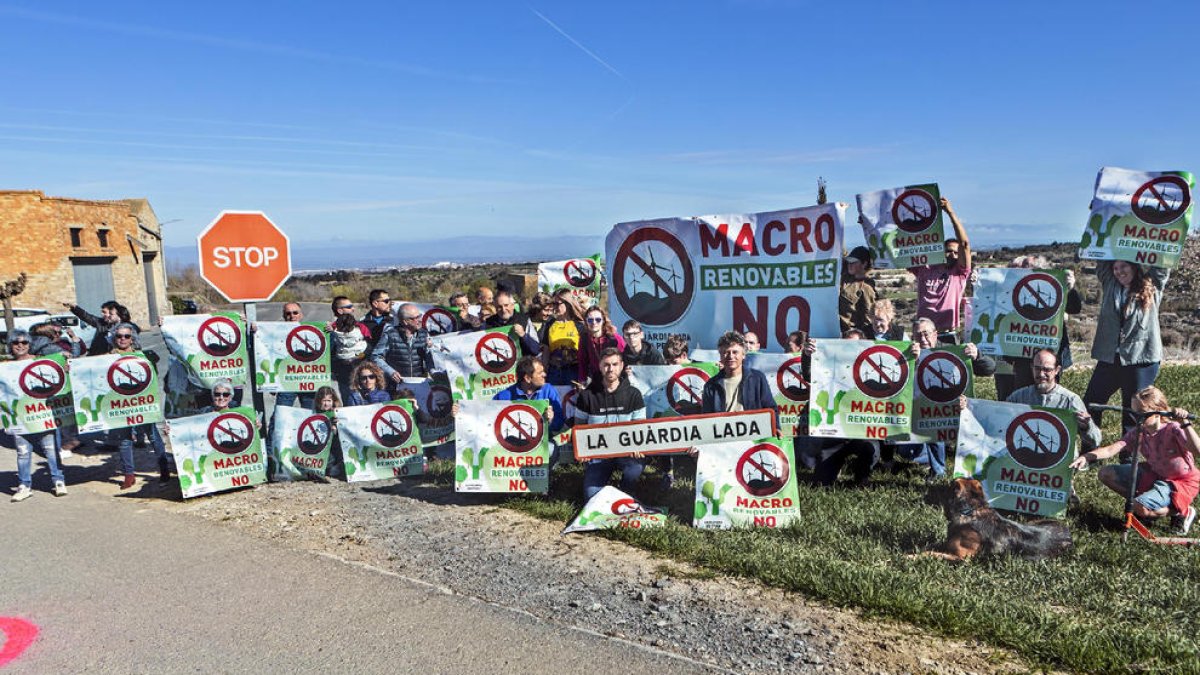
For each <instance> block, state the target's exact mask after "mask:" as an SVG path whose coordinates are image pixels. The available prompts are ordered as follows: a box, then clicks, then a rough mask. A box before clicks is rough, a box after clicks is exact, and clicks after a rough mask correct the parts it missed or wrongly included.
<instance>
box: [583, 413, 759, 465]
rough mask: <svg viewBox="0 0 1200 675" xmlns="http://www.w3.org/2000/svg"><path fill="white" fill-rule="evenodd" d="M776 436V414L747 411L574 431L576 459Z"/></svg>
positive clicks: (657, 452) (670, 450) (591, 426)
mask: <svg viewBox="0 0 1200 675" xmlns="http://www.w3.org/2000/svg"><path fill="white" fill-rule="evenodd" d="M774 433H775V413H774V412H773V411H771V410H747V411H743V412H730V413H718V414H705V415H689V416H686V417H661V418H658V419H652V420H635V421H632V422H614V423H612V424H581V425H578V426H576V427H575V433H574V443H575V459H577V460H579V461H581V462H582V461H585V460H589V459H601V458H605V457H628V456H629V455H630V454H632V453H634V452H638V453H642V454H645V455H661V454H668V453H673V452H686V451H688V450H689V449H691V448H692V447H693V446H698V445H705V444H707V443H719V442H722V441H738V440H749V439H754V438H764V437H766V436H771V435H773V434H774Z"/></svg>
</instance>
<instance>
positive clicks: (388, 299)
mask: <svg viewBox="0 0 1200 675" xmlns="http://www.w3.org/2000/svg"><path fill="white" fill-rule="evenodd" d="M371 302H382V303H383V304H385V305H386V304H390V303H391V302H392V299H391V298H380V299H378V300H372V301H371Z"/></svg>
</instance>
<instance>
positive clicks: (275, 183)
mask: <svg viewBox="0 0 1200 675" xmlns="http://www.w3.org/2000/svg"><path fill="white" fill-rule="evenodd" d="M1198 18H1200V6H1197V5H1193V4H1192V3H1175V4H1173V5H1161V6H1159V5H1145V6H1142V5H1135V4H1133V3H1120V4H1119V3H1098V2H1088V3H1067V2H1062V3H1045V2H1010V3H975V2H954V3H950V2H946V3H938V2H919V3H918V2H914V3H901V2H888V3H883V2H881V3H849V2H840V3H832V2H820V3H817V2H812V3H807V2H785V1H782V0H779V1H772V0H745V1H741V2H710V3H696V2H690V3H682V2H680V3H666V2H661V3H659V2H615V1H614V2H603V3H598V2H597V3H579V2H576V3H533V4H526V3H513V2H505V1H503V0H499V1H495V2H480V3H395V2H388V3H383V2H379V3H374V2H362V3H345V4H339V5H334V4H332V3H330V4H317V3H297V2H281V1H275V2H259V3H245V2H240V3H225V2H206V3H154V4H150V3H146V4H132V3H123V2H110V3H99V4H98V3H84V2H55V3H37V4H35V3H2V2H0V45H3V46H2V47H0V50H3V52H4V58H3V59H2V60H0V74H2V76H3V77H2V81H3V82H4V83H5V85H4V89H3V93H0V188H4V189H40V190H44V191H45V192H47V193H49V194H54V195H63V196H72V197H83V198H98V199H114V198H122V197H131V196H145V197H148V198H149V199H150V201H151V204H152V205H153V206H154V208H155V210H156V212H157V213H158V215H159V218H160V219H161V220H163V221H175V222H171V223H170V224H169V225H167V227H166V229H167V243H168V245H175V246H179V245H188V244H190V243H191V242H193V241H194V237H195V235H196V234H197V233H198V232H199V231H200V230H201V229H203V227H204V226H205V225H206V224H207V223H208V222H209V221H210V220H211V219H212V218H213V217H214V216H215V215H216V214H217V213H218V212H220V211H221V210H223V209H247V210H249V209H253V210H263V211H266V212H267V214H268V215H269V216H271V217H272V219H273V220H274V221H275V222H276V223H278V224H279V225H280V226H281V227H283V228H284V229H285V230H286V231H288V233H289V234H290V235H291V236H292V238H293V241H297V242H318V241H323V240H327V239H330V238H334V237H337V238H342V239H350V240H371V241H379V242H403V241H406V240H407V241H412V240H426V239H432V238H437V237H441V236H449V235H457V234H503V233H505V232H512V231H520V232H522V233H528V234H537V233H545V234H546V235H547V236H556V235H562V234H595V235H597V236H601V235H603V234H604V233H605V232H607V231H608V229H609V228H610V227H611V226H612V225H613V224H614V223H617V222H621V221H628V220H640V219H644V218H653V217H662V216H688V215H701V214H708V213H730V212H752V211H766V210H774V209H780V208H788V207H794V206H804V205H808V204H811V203H813V202H814V201H815V181H816V178H817V176H824V177H825V178H826V179H827V180H828V182H829V186H830V196H831V198H832V199H837V200H840V201H846V202H850V203H853V201H854V195H855V194H856V193H857V192H861V191H867V190H876V189H883V188H891V187H897V186H901V185H906V184H913V183H920V182H927V181H936V182H938V183H939V185H940V186H941V189H942V192H943V194H945V195H946V196H948V197H950V198H951V199H952V200H953V201H954V203H955V206H956V208H957V210H958V212H959V213H960V215H961V216H962V218H963V219H964V221H966V223H967V225H968V228H969V230H968V231H969V232H970V234H972V235H973V237H972V238H973V240H974V241H975V242H976V243H977V244H980V245H986V244H988V243H997V242H1002V241H1027V242H1028V241H1050V240H1053V239H1058V240H1074V239H1077V238H1078V236H1079V233H1080V232H1081V229H1082V222H1083V220H1084V218H1085V217H1086V213H1087V211H1086V209H1087V203H1088V201H1089V199H1090V198H1091V190H1092V185H1093V181H1094V180H1095V175H1096V171H1097V170H1098V169H1099V168H1100V167H1101V166H1104V165H1111V166H1121V167H1126V168H1132V169H1146V170H1167V169H1186V170H1193V171H1194V170H1196V168H1197V162H1196V159H1197V157H1198V156H1200V152H1198V151H1200V135H1198V132H1197V130H1196V125H1195V122H1194V119H1193V117H1194V111H1195V109H1196V99H1197V97H1198V96H1200V88H1198V87H1197V86H1196V84H1197V82H1196V76H1195V74H1194V72H1195V67H1194V57H1193V54H1192V53H1191V51H1192V49H1191V47H1192V45H1194V43H1195V33H1194V30H1195V29H1194V27H1195V25H1196V20H1197V19H1198ZM854 213H855V212H854V209H853V207H851V209H850V216H849V220H850V223H851V224H852V225H851V227H848V231H850V232H851V234H850V240H851V241H853V240H855V239H861V232H860V231H857V230H858V228H857V226H856V225H853V219H854ZM398 250H401V249H398ZM583 253H588V252H583Z"/></svg>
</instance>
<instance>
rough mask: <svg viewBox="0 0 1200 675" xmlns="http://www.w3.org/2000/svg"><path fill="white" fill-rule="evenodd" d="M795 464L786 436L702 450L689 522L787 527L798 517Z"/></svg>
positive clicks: (715, 525) (716, 526)
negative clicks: (691, 515) (692, 513)
mask: <svg viewBox="0 0 1200 675" xmlns="http://www.w3.org/2000/svg"><path fill="white" fill-rule="evenodd" d="M795 464H796V461H795V456H794V453H793V451H792V439H791V438H764V439H759V440H756V441H732V442H729V443H713V444H711V445H705V446H703V447H701V448H700V456H699V457H698V458H697V459H696V505H695V518H694V520H693V523H694V524H695V526H696V527H699V528H706V529H729V528H732V527H785V526H787V525H789V524H790V523H792V522H793V521H794V520H796V519H797V518H799V517H800V510H799V507H798V506H797V505H796V502H797V500H798V498H799V493H798V489H797V487H796V468H795Z"/></svg>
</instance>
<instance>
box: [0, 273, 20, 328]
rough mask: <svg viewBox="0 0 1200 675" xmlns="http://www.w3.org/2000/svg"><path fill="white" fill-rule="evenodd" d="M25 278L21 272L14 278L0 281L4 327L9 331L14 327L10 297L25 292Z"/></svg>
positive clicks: (0, 299)
mask: <svg viewBox="0 0 1200 675" xmlns="http://www.w3.org/2000/svg"><path fill="white" fill-rule="evenodd" d="M25 279H26V277H25V273H24V272H21V276H19V277H17V278H16V279H13V280H12V281H5V282H3V283H0V302H3V303H4V329H5V330H6V331H8V332H10V333H11V332H13V329H14V328H16V325H14V324H13V308H12V299H13V298H15V297H17V296H18V295H20V294H21V293H24V292H25Z"/></svg>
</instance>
